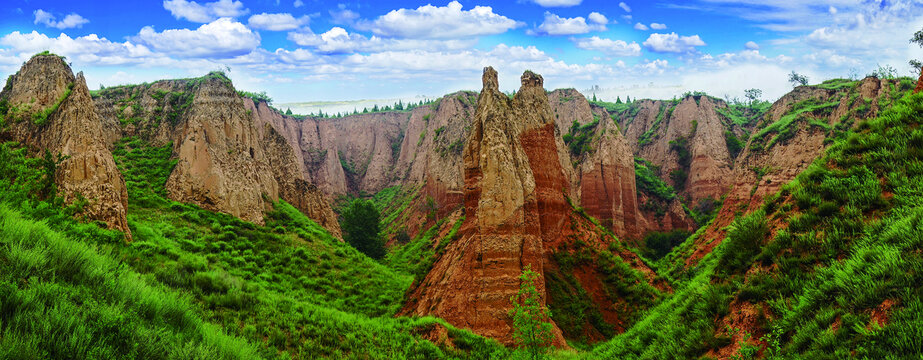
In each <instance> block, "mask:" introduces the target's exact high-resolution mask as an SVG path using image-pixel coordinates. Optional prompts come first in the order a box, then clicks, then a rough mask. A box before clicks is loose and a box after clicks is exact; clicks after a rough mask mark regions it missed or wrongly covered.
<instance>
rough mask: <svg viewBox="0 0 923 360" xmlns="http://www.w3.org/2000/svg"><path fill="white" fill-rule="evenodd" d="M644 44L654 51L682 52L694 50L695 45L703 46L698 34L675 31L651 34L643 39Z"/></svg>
mask: <svg viewBox="0 0 923 360" xmlns="http://www.w3.org/2000/svg"><path fill="white" fill-rule="evenodd" d="M643 44H644V46H645V47H647V48H648V49H649V50H651V51H654V52H669V53H682V52H691V51H695V47H696V46H705V45H706V44H705V42H704V41H702V39H701V38H700V37H699V36H698V35H693V36H679V35H676V33H675V32H674V33H669V34H658V33H653V34H651V35H650V36H649V37H648V38H647V40H644V43H643Z"/></svg>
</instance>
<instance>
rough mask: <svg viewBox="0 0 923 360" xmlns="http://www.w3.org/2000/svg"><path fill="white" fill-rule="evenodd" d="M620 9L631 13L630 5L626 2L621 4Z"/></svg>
mask: <svg viewBox="0 0 923 360" xmlns="http://www.w3.org/2000/svg"><path fill="white" fill-rule="evenodd" d="M619 7H620V8H622V10H625V12H631V7H630V6H628V4H626V3H625V2H620V3H619Z"/></svg>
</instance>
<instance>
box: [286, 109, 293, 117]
mask: <svg viewBox="0 0 923 360" xmlns="http://www.w3.org/2000/svg"><path fill="white" fill-rule="evenodd" d="M285 115H288V116H292V108H288V109H285Z"/></svg>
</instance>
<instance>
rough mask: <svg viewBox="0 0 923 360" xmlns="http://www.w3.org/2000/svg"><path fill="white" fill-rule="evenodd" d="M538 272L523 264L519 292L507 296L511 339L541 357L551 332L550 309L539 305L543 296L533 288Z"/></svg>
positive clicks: (550, 340) (550, 338)
mask: <svg viewBox="0 0 923 360" xmlns="http://www.w3.org/2000/svg"><path fill="white" fill-rule="evenodd" d="M538 277H539V275H538V274H537V273H535V272H534V271H532V267H531V266H530V265H526V268H525V269H523V271H522V275H520V276H519V292H518V293H517V294H516V295H515V296H513V297H511V298H510V301H512V302H513V309H512V310H510V316H511V317H512V318H513V340H514V341H516V343H517V344H518V346H519V348H520V349H525V350H526V352H527V353H528V355H529V358H531V359H533V360H534V359H540V358H542V357H544V355H545V352H546V351H547V349H548V347H549V346H551V342H552V341H554V334H553V333H552V329H554V326H553V325H552V324H551V311H550V310H548V308H547V307H545V305H544V304H542V297H541V295H540V294H539V292H538V290H537V289H536V288H535V279H537V278H538Z"/></svg>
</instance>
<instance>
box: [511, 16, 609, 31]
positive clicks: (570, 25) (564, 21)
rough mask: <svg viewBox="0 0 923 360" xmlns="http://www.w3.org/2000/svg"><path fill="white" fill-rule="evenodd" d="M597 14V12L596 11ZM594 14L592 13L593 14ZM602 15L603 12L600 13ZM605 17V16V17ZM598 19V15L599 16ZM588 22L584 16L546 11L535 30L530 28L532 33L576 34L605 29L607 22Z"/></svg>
mask: <svg viewBox="0 0 923 360" xmlns="http://www.w3.org/2000/svg"><path fill="white" fill-rule="evenodd" d="M594 14H596V13H594ZM591 15H592V14H591ZM598 15H600V16H601V14H598ZM604 18H605V17H604ZM597 20H599V19H598V17H597ZM591 22H592V24H587V22H586V19H585V18H583V17H582V16H578V17H575V18H562V17H560V16H558V15H555V14H552V13H550V12H547V11H546V12H545V21H544V22H542V24H541V25H539V26H538V27H537V28H536V29H535V30H530V31H529V34H530V35H576V34H586V33H588V32H591V31H605V30H606V25H605V23H598V22H595V21H591Z"/></svg>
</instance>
